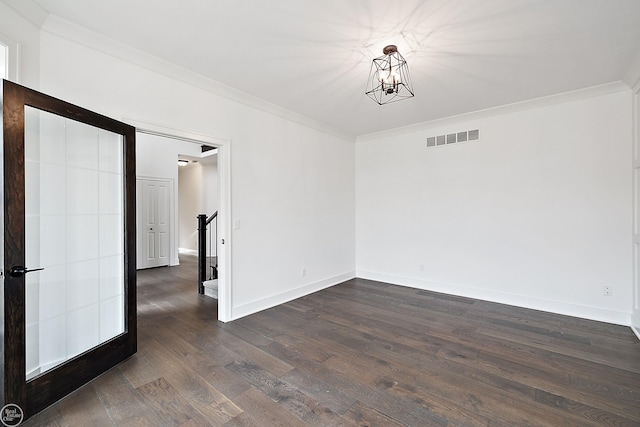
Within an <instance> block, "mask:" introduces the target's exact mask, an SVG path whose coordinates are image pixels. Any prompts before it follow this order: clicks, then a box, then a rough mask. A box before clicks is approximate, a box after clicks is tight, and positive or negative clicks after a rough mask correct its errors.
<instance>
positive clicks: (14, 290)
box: [3, 81, 137, 418]
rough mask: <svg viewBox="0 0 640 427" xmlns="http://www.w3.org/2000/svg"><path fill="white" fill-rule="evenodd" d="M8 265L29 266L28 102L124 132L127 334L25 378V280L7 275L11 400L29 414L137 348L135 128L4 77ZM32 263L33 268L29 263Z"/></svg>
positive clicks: (7, 357) (8, 394)
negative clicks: (26, 189)
mask: <svg viewBox="0 0 640 427" xmlns="http://www.w3.org/2000/svg"><path fill="white" fill-rule="evenodd" d="M3 101H4V102H3V115H4V121H3V123H4V125H3V127H4V129H3V131H4V167H5V177H12V179H5V186H4V193H5V245H6V246H5V264H4V265H5V266H6V267H7V268H8V267H10V266H13V265H24V231H25V220H24V214H25V212H24V209H25V200H24V107H25V106H26V105H28V106H31V107H33V108H36V109H39V110H42V111H46V112H49V113H52V114H56V115H58V116H62V117H65V118H68V119H72V120H76V121H79V122H82V123H86V124H89V125H91V126H94V127H97V128H100V129H104V130H107V131H111V132H114V133H117V134H120V135H122V136H123V144H124V149H123V156H124V169H123V172H124V223H125V230H124V246H125V247H124V258H125V266H124V268H125V270H124V271H125V301H126V302H127V307H126V310H125V315H126V319H125V325H126V331H125V333H124V334H122V335H120V336H118V337H116V338H114V339H112V340H110V341H108V342H107V343H104V344H102V345H100V346H98V347H96V348H94V349H92V350H90V351H88V352H86V353H83V354H81V355H79V356H77V357H75V358H73V359H71V360H69V361H67V362H65V363H64V364H63V365H61V366H59V367H57V368H56V369H54V370H51V371H49V372H46V373H44V374H42V375H40V376H38V377H37V378H35V379H33V380H31V381H29V382H26V381H25V278H24V276H22V277H18V278H14V277H11V276H8V275H7V276H6V278H5V290H4V297H5V343H4V345H5V361H4V369H5V376H4V378H5V384H4V392H5V402H6V403H16V404H18V405H20V406H21V407H22V408H23V410H24V411H25V417H26V418H29V417H30V416H32V415H34V414H35V413H37V412H39V411H41V410H42V409H44V408H45V407H47V406H49V405H51V404H52V403H54V402H56V401H57V400H59V399H60V398H62V397H64V396H65V395H67V394H69V393H70V392H72V391H73V390H75V389H77V388H78V387H80V386H82V385H84V384H85V383H86V382H88V381H90V380H91V379H93V378H95V377H96V376H98V375H100V374H102V373H103V372H105V371H106V370H108V369H109V368H111V367H113V366H115V365H116V364H117V363H119V362H121V361H123V360H125V359H126V358H128V357H130V356H131V355H133V354H134V353H135V352H136V351H137V314H136V300H137V298H136V264H135V263H136V242H135V236H136V224H135V211H136V205H135V203H136V197H135V191H136V189H135V174H136V169H135V128H134V127H132V126H129V125H127V124H125V123H122V122H119V121H117V120H114V119H111V118H109V117H106V116H103V115H101V114H98V113H95V112H93V111H90V110H87V109H85V108H82V107H78V106H76V105H73V104H70V103H67V102H64V101H62V100H59V99H57V98H53V97H51V96H48V95H45V94H42V93H40V92H37V91H34V90H32V89H29V88H26V87H24V86H20V85H17V84H15V83H11V82H8V81H3ZM27 267H28V266H27Z"/></svg>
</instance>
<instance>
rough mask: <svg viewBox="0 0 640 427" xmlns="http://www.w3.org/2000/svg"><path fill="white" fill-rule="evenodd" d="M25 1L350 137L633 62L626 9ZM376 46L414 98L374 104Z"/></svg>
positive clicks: (366, 2)
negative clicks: (402, 69) (370, 81)
mask: <svg viewBox="0 0 640 427" xmlns="http://www.w3.org/2000/svg"><path fill="white" fill-rule="evenodd" d="M29 1H33V2H35V3H36V4H37V5H38V6H40V7H41V8H42V9H45V10H46V11H48V12H49V13H51V14H54V15H57V16H58V17H60V18H62V19H64V20H67V21H71V22H73V23H76V24H78V25H81V26H83V27H86V28H88V29H90V30H93V31H95V32H98V33H101V34H103V35H105V36H108V37H110V38H113V39H116V40H118V41H120V42H122V43H125V44H128V45H130V46H133V47H135V48H137V49H140V50H143V51H146V52H148V53H150V54H152V55H155V56H157V57H160V58H162V59H164V60H166V61H170V62H172V63H175V64H177V65H180V66H181V67H184V68H187V69H189V70H192V71H194V72H196V73H199V74H201V75H203V76H206V77H208V78H211V79H213V80H216V81H218V82H221V83H224V84H225V85H228V86H230V87H232V88H235V89H238V90H240V91H243V92H246V93H249V94H251V95H253V96H256V97H258V98H261V99H263V100H266V101H268V102H271V103H273V104H276V105H279V106H281V107H284V108H286V109H289V110H292V111H294V112H297V113H299V114H302V115H305V116H308V117H310V118H312V119H315V120H317V121H319V122H322V123H325V124H328V125H330V126H333V127H334V128H337V129H339V130H340V131H341V132H343V133H344V134H346V135H351V136H357V135H363V134H368V133H372V132H377V131H381V130H386V129H391V128H395V127H399V126H405V125H410V124H414V123H419V122H424V121H429V120H434V119H438V118H443V117H448V116H452V115H457V114H462V113H466V112H471V111H476V110H480V109H485V108H490V107H495V106H499V105H504V104H508V103H513V102H518V101H523V100H527V99H532V98H537V97H542V96H546V95H551V94H555V93H560V92H566V91H571V90H576V89H581V88H585V87H589V86H594V85H599V84H604V83H609V82H613V81H619V80H622V78H623V76H624V75H625V73H626V72H627V70H628V68H629V66H630V64H631V62H632V60H633V59H634V58H635V57H636V55H638V54H639V53H640V0H424V1H419V0H393V1H392V0H387V1H382V0H322V1H320V0H270V1H264V0H232V1H217V0H216V1H213V0H181V1H179V2H178V1H157V0H108V1H104V0H29ZM14 3H15V2H14ZM387 44H396V45H397V46H398V49H399V51H400V52H401V53H402V54H403V55H404V56H405V58H406V59H407V61H408V63H409V68H410V71H411V76H412V79H413V82H414V89H415V93H416V96H415V97H414V98H412V99H409V100H405V101H401V102H397V103H394V104H389V105H383V106H379V105H377V104H376V103H374V102H373V101H372V100H370V99H369V98H367V97H366V96H365V95H364V91H365V84H366V80H367V77H368V74H369V68H370V64H371V60H372V59H373V58H374V57H377V56H380V55H381V54H382V48H383V47H384V46H385V45H387Z"/></svg>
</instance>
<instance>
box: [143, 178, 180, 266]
mask: <svg viewBox="0 0 640 427" xmlns="http://www.w3.org/2000/svg"><path fill="white" fill-rule="evenodd" d="M171 188H172V186H171V181H168V180H159V179H138V180H137V190H138V196H137V197H138V269H143V268H151V267H160V266H164V265H169V254H170V253H171V251H170V247H169V246H170V245H169V241H170V240H169V229H170V212H171V210H170V207H171V203H170V200H171Z"/></svg>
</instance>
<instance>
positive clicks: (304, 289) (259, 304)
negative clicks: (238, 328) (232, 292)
mask: <svg viewBox="0 0 640 427" xmlns="http://www.w3.org/2000/svg"><path fill="white" fill-rule="evenodd" d="M355 277H356V273H355V271H349V272H347V273H343V274H340V275H338V276H333V277H330V278H328V279H324V280H320V281H318V282H314V283H309V284H307V285H304V286H301V287H299V288H295V289H291V290H289V291H286V292H282V293H280V294H277V295H273V296H270V297H267V298H262V299H259V300H256V301H252V302H249V303H246V304H241V305H238V306H235V307H232V308H231V320H237V319H240V318H241V317H245V316H248V315H250V314H254V313H257V312H259V311H262V310H266V309H268V308H272V307H275V306H277V305H280V304H284V303H286V302H289V301H293V300H294V299H297V298H300V297H303V296H305V295H309V294H312V293H314V292H318V291H321V290H323V289H326V288H330V287H331V286H335V285H337V284H340V283H342V282H346V281H347V280H351V279H353V278H355Z"/></svg>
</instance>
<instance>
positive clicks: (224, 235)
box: [122, 117, 233, 322]
mask: <svg viewBox="0 0 640 427" xmlns="http://www.w3.org/2000/svg"><path fill="white" fill-rule="evenodd" d="M122 121H124V122H126V123H129V124H131V125H132V126H135V128H136V132H139V133H144V134H148V135H155V136H161V137H164V138H169V139H176V140H180V141H186V142H191V143H194V144H199V145H202V144H206V145H211V146H214V147H216V148H217V149H218V178H219V179H218V198H219V201H220V207H219V208H218V242H217V249H218V266H219V267H221V268H220V269H219V271H218V320H219V321H221V322H230V321H231V320H233V316H232V312H231V308H232V307H233V304H232V302H233V286H232V272H231V265H232V264H231V254H232V250H231V249H232V239H231V140H230V139H224V138H217V137H214V136H210V135H206V134H202V133H197V132H192V131H186V130H180V129H174V128H170V127H166V126H163V125H158V124H156V123H150V122H146V121H142V120H139V119H132V118H127V117H124V118H122ZM174 226H175V224H174ZM223 241H224V244H222V243H221V242H223Z"/></svg>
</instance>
